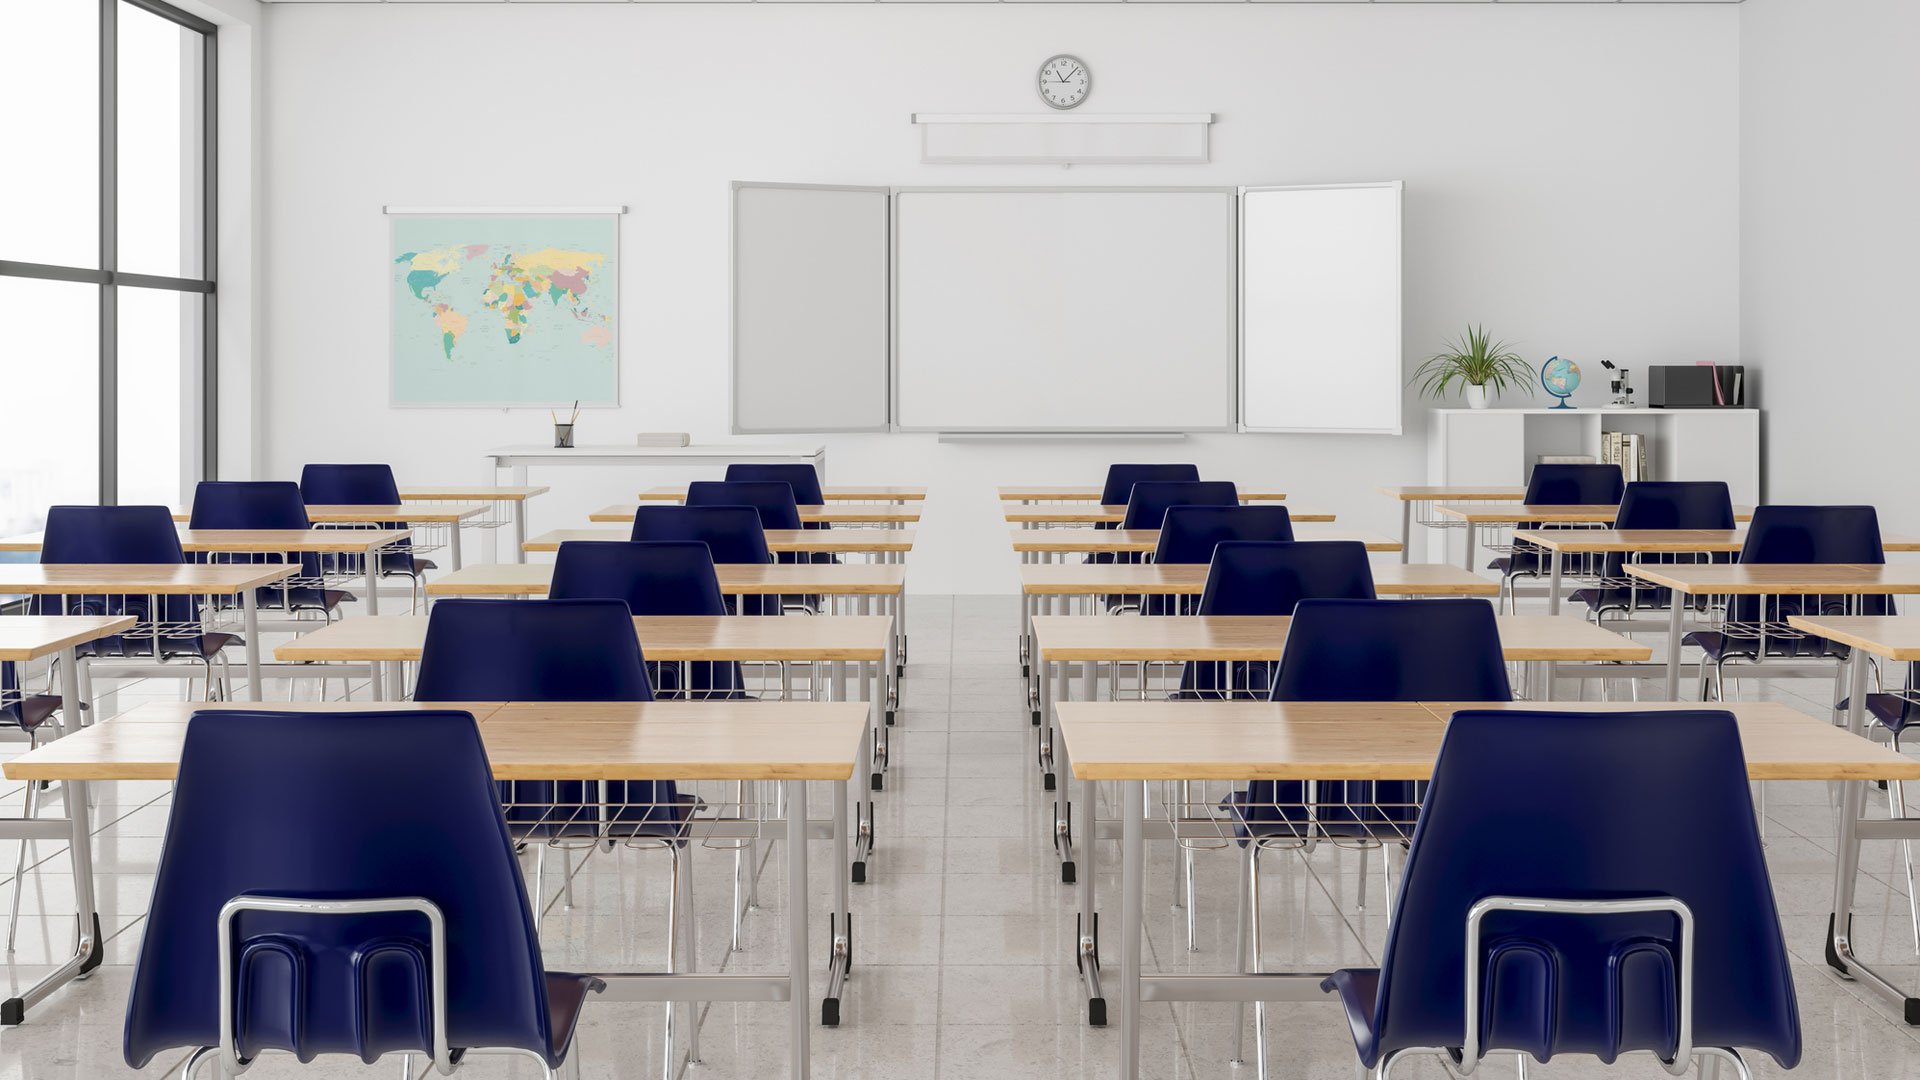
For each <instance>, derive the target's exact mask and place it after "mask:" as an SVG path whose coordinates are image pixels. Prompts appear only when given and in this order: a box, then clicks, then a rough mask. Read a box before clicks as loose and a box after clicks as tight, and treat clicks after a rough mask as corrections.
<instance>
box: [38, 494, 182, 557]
mask: <svg viewBox="0 0 1920 1080" xmlns="http://www.w3.org/2000/svg"><path fill="white" fill-rule="evenodd" d="M40 561H41V562H43V563H179V562H185V561H186V556H185V554H184V553H183V552H182V551H181V550H180V533H179V531H178V530H176V529H175V528H174V524H173V511H171V510H169V509H167V508H166V507H164V506H55V507H52V508H50V509H49V510H48V511H47V531H46V535H45V537H44V538H43V539H42V541H41V544H40Z"/></svg>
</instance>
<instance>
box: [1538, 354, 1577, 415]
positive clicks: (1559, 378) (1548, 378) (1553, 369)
mask: <svg viewBox="0 0 1920 1080" xmlns="http://www.w3.org/2000/svg"><path fill="white" fill-rule="evenodd" d="M1540 385H1541V386H1544V387H1546V388H1547V393H1549V394H1552V395H1553V396H1554V397H1557V398H1559V399H1560V404H1558V405H1555V406H1554V408H1556V409H1571V408H1573V406H1571V405H1569V404H1567V399H1568V398H1570V397H1572V396H1573V392H1574V391H1575V390H1578V389H1580V365H1579V364H1576V363H1574V362H1573V361H1571V360H1562V359H1561V358H1560V357H1558V356H1549V357H1548V358H1547V362H1546V363H1544V364H1541V365H1540Z"/></svg>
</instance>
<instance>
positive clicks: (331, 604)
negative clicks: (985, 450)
mask: <svg viewBox="0 0 1920 1080" xmlns="http://www.w3.org/2000/svg"><path fill="white" fill-rule="evenodd" d="M258 596H259V603H260V607H261V609H262V610H270V611H298V610H301V609H303V608H304V609H307V610H310V611H334V610H336V609H338V608H339V607H340V605H341V604H344V603H350V602H352V601H354V600H357V599H359V598H358V597H356V596H354V595H353V594H352V593H350V592H347V591H345V590H344V589H315V588H312V587H309V586H301V587H299V588H294V589H275V588H272V587H268V588H265V589H261V590H259V593H258ZM283 598H284V600H285V603H282V599H283Z"/></svg>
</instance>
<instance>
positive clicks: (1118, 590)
mask: <svg viewBox="0 0 1920 1080" xmlns="http://www.w3.org/2000/svg"><path fill="white" fill-rule="evenodd" d="M1207 570H1208V567H1207V566H1205V565H1204V564H1200V563H1194V564H1184V563H1181V564H1174V563H1169V564H1160V563H1137V564H1129V563H1109V564H1099V565H1093V564H1087V563H1080V564H1073V565H1064V566H1062V565H1043V564H1036V565H1029V566H1022V567H1020V591H1021V592H1023V593H1025V594H1027V595H1029V596H1089V595H1097V594H1100V593H1114V594H1120V595H1138V594H1142V593H1154V594H1160V595H1191V596H1198V595H1200V594H1201V593H1202V592H1204V591H1205V590H1206V584H1207ZM1373 590H1374V592H1376V593H1378V594H1380V595H1382V596H1498V595H1500V583H1499V582H1497V581H1493V580H1491V579H1489V578H1483V577H1481V576H1480V575H1478V574H1475V573H1473V572H1471V571H1468V570H1462V569H1461V568H1460V567H1458V566H1452V565H1446V564H1441V563H1393V564H1391V565H1388V566H1377V567H1374V570H1373Z"/></svg>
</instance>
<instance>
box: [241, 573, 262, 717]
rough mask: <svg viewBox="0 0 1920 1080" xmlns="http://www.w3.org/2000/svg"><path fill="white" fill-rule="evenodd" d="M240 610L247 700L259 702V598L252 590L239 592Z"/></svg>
mask: <svg viewBox="0 0 1920 1080" xmlns="http://www.w3.org/2000/svg"><path fill="white" fill-rule="evenodd" d="M240 610H241V612H242V613H243V616H244V618H245V620H246V627H247V700H248V701H259V700H260V598H259V597H258V596H255V595H254V591H253V590H252V589H242V590H240Z"/></svg>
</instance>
